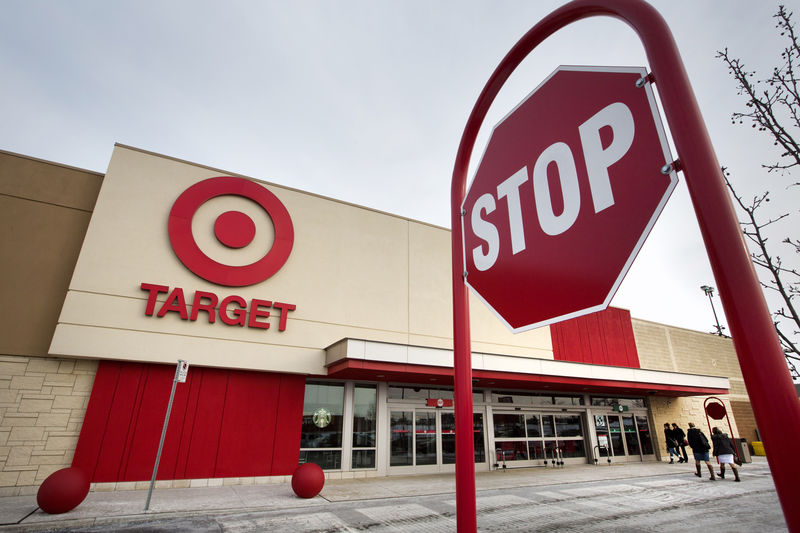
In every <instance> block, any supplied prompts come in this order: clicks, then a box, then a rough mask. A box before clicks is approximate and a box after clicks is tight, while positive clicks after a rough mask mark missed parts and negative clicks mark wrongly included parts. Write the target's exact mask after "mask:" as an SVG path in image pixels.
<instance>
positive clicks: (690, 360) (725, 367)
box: [631, 319, 756, 459]
mask: <svg viewBox="0 0 800 533" xmlns="http://www.w3.org/2000/svg"><path fill="white" fill-rule="evenodd" d="M631 322H632V324H633V333H634V336H635V337H636V347H637V349H638V351H639V362H640V364H641V367H642V368H649V369H653V370H665V371H669V372H684V373H688V374H702V375H707V376H722V377H726V378H728V380H729V381H730V387H731V388H730V394H727V395H722V396H720V397H719V398H720V399H721V400H722V403H723V404H724V405H725V408H726V410H727V412H728V416H729V418H730V421H731V425H732V426H733V432H734V435H735V436H736V437H743V438H746V439H747V440H748V442H750V441H753V440H755V439H756V434H755V417H754V416H753V410H752V408H751V407H750V398H749V397H748V396H747V390H746V389H745V386H744V379H743V378H742V371H741V369H740V368H739V360H738V358H737V356H736V351H735V350H734V348H733V341H732V340H731V339H730V338H728V337H720V336H718V335H713V334H710V333H702V332H699V331H692V330H688V329H682V328H676V327H671V326H665V325H663V324H656V323H654V322H647V321H644V320H639V319H633V320H632V321H631ZM706 398H707V396H691V397H683V398H666V397H663V396H656V397H651V398H650V407H651V416H652V422H653V432H654V435H655V437H656V442H657V448H658V453H659V454H660V456H661V457H662V458H667V457H668V455H667V452H666V441H665V439H664V423H665V422H669V423H670V424H671V423H673V422H675V423H677V424H678V425H679V426H680V427H681V428H682V429H683V430H684V431H686V430H687V429H688V426H689V422H694V424H695V425H696V426H697V427H698V428H700V429H701V430H703V433H705V434H706V436H707V437H710V435H709V430H708V423H707V422H706V416H705V413H704V411H703V402H704V401H705V399H706ZM710 422H711V426H712V427H713V426H715V425H716V426H719V428H720V429H722V430H723V431H725V432H726V433H729V432H730V430H729V429H728V427H727V422H726V420H725V419H723V420H711V421H710ZM686 451H687V453H691V449H687V450H686ZM690 459H691V456H690Z"/></svg>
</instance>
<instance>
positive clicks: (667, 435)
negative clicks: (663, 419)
mask: <svg viewBox="0 0 800 533" xmlns="http://www.w3.org/2000/svg"><path fill="white" fill-rule="evenodd" d="M664 439H665V440H666V441H667V453H669V464H672V463H674V462H675V460H674V459H673V458H672V456H673V455H674V456H676V457H677V458H678V462H679V463H680V462H681V456H680V454H679V453H678V450H677V446H678V443H677V442H675V435H674V434H673V433H672V429H671V428H670V427H669V422H667V423H666V424H664Z"/></svg>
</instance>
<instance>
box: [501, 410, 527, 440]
mask: <svg viewBox="0 0 800 533" xmlns="http://www.w3.org/2000/svg"><path fill="white" fill-rule="evenodd" d="M494 436H495V437H496V438H497V437H500V438H502V437H525V416H524V415H521V414H519V415H518V414H510V413H508V414H506V413H495V415H494Z"/></svg>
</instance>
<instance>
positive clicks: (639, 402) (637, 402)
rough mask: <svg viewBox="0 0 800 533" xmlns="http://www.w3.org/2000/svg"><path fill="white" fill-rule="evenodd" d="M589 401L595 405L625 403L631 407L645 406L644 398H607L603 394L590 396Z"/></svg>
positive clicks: (603, 405)
mask: <svg viewBox="0 0 800 533" xmlns="http://www.w3.org/2000/svg"><path fill="white" fill-rule="evenodd" d="M590 402H591V404H592V405H593V406H595V407H615V406H617V405H625V406H627V407H628V408H631V409H633V408H637V409H644V408H645V407H647V404H646V402H645V399H644V398H609V397H604V396H592V398H591V400H590Z"/></svg>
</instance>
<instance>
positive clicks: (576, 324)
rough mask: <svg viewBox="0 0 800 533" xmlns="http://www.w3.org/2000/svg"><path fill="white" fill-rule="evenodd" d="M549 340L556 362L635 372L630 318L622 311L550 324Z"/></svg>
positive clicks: (634, 342)
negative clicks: (630, 369)
mask: <svg viewBox="0 0 800 533" xmlns="http://www.w3.org/2000/svg"><path fill="white" fill-rule="evenodd" d="M550 336H551V338H552V341H553V357H554V358H555V359H556V360H557V361H572V362H576V363H588V364H594V365H610V366H624V367H629V368H639V353H638V352H637V351H636V341H635V339H634V337H633V326H632V325H631V315H630V312H629V311H626V310H624V309H616V308H614V307H609V308H608V309H606V310H605V311H600V312H598V313H592V314H590V315H584V316H581V317H578V318H573V319H571V320H565V321H564V322H559V323H557V324H553V325H552V326H550Z"/></svg>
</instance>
